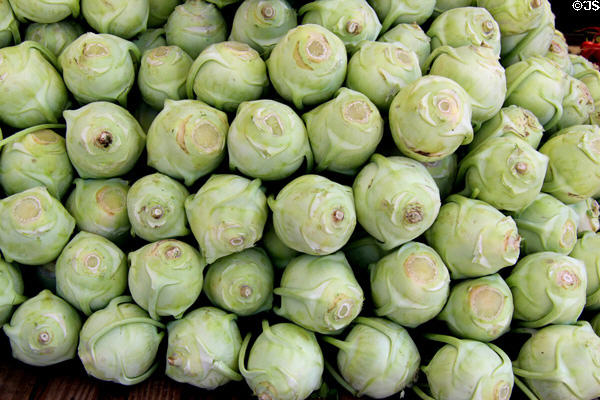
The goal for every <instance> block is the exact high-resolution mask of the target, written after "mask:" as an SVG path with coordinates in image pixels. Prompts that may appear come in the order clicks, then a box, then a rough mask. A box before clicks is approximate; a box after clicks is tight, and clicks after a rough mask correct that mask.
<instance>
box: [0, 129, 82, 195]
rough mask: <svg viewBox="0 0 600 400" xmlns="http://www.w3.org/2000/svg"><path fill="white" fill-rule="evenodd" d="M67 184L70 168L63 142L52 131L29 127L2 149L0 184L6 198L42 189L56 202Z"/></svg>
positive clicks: (69, 180) (12, 138)
mask: <svg viewBox="0 0 600 400" xmlns="http://www.w3.org/2000/svg"><path fill="white" fill-rule="evenodd" d="M40 128H43V126H42V127H40ZM3 144H4V143H2V142H0V146H2V145H3ZM71 182H73V167H72V166H71V161H70V160H69V156H68V155H67V148H66V144H65V139H64V138H63V137H62V136H60V135H58V134H57V133H55V132H54V131H52V130H49V129H37V128H36V127H33V128H30V129H27V130H25V131H22V132H18V133H16V134H14V135H12V136H11V139H9V140H7V141H6V144H5V145H4V146H2V156H1V157H0V184H1V185H2V188H3V189H4V192H5V193H6V194H7V195H9V196H10V195H12V194H15V193H18V192H22V191H24V190H27V189H31V188H34V187H36V186H45V187H46V188H47V189H48V192H49V193H50V194H51V195H52V196H54V197H56V198H57V199H60V198H62V197H63V196H64V195H65V194H66V193H67V191H68V190H69V188H70V187H71Z"/></svg>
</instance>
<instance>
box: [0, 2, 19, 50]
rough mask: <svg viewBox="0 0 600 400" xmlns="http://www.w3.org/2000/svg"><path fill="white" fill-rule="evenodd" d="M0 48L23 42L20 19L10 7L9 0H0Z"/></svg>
mask: <svg viewBox="0 0 600 400" xmlns="http://www.w3.org/2000/svg"><path fill="white" fill-rule="evenodd" d="M0 15H2V17H1V18H0V48H2V47H7V46H10V45H11V44H13V43H14V44H18V43H20V42H21V33H20V32H19V21H17V19H16V18H15V14H14V13H13V11H12V8H11V7H10V3H9V1H8V0H0Z"/></svg>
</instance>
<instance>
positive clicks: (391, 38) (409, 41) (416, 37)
mask: <svg viewBox="0 0 600 400" xmlns="http://www.w3.org/2000/svg"><path fill="white" fill-rule="evenodd" d="M378 40H379V41H380V42H387V43H394V42H398V43H400V44H402V45H403V46H404V47H406V48H408V49H410V50H412V51H414V52H415V53H416V54H417V58H418V59H419V66H420V67H421V69H423V67H424V66H425V61H427V57H429V54H431V38H430V37H429V36H427V34H425V32H424V31H423V29H422V28H421V27H420V26H419V25H417V24H398V25H396V26H395V27H393V28H392V29H390V30H389V31H387V32H386V33H384V34H383V35H381V37H380V38H379V39H378Z"/></svg>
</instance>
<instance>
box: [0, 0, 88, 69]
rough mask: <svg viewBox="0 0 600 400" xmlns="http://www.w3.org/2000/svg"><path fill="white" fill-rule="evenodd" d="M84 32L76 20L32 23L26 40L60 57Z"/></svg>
mask: <svg viewBox="0 0 600 400" xmlns="http://www.w3.org/2000/svg"><path fill="white" fill-rule="evenodd" d="M5 1H7V0H5ZM0 25H1V24H0ZM82 34H83V28H82V27H81V25H80V24H79V23H78V22H76V21H75V20H72V19H68V20H65V21H60V22H55V23H52V24H38V23H34V24H30V25H28V26H27V30H26V31H25V40H33V41H34V42H38V43H40V44H41V45H43V46H44V47H46V48H47V49H48V50H50V51H51V52H52V54H54V56H55V57H58V56H59V55H60V53H62V51H63V50H64V49H65V48H66V47H67V46H68V45H69V44H71V43H72V42H74V41H75V39H77V38H78V37H79V36H81V35H82Z"/></svg>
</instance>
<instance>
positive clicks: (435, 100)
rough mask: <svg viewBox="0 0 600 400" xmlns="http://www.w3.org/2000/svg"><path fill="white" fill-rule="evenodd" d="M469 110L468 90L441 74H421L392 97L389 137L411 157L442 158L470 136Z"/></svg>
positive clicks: (468, 141)
mask: <svg viewBox="0 0 600 400" xmlns="http://www.w3.org/2000/svg"><path fill="white" fill-rule="evenodd" d="M472 112H473V109H472V107H471V100H470V97H469V94H468V93H467V92H466V91H465V90H464V89H463V88H462V87H461V86H460V85H459V84H458V83H456V82H454V81H452V80H451V79H449V78H445V77H442V76H434V75H428V76H424V77H422V78H419V79H418V80H416V81H415V82H413V83H412V84H410V85H408V86H406V87H405V88H404V89H403V90H401V91H400V93H398V95H397V96H396V97H395V98H394V100H393V101H392V104H391V105H390V111H389V121H390V130H391V132H392V138H393V139H394V143H396V146H397V147H398V149H400V151H401V152H402V154H404V155H406V156H408V157H410V158H413V159H415V160H417V161H437V160H441V159H443V158H445V157H448V156H449V155H450V154H452V153H454V152H455V151H456V150H457V149H458V148H459V147H460V146H461V145H464V144H469V143H471V141H472V140H473V127H472V125H471V116H472Z"/></svg>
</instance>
